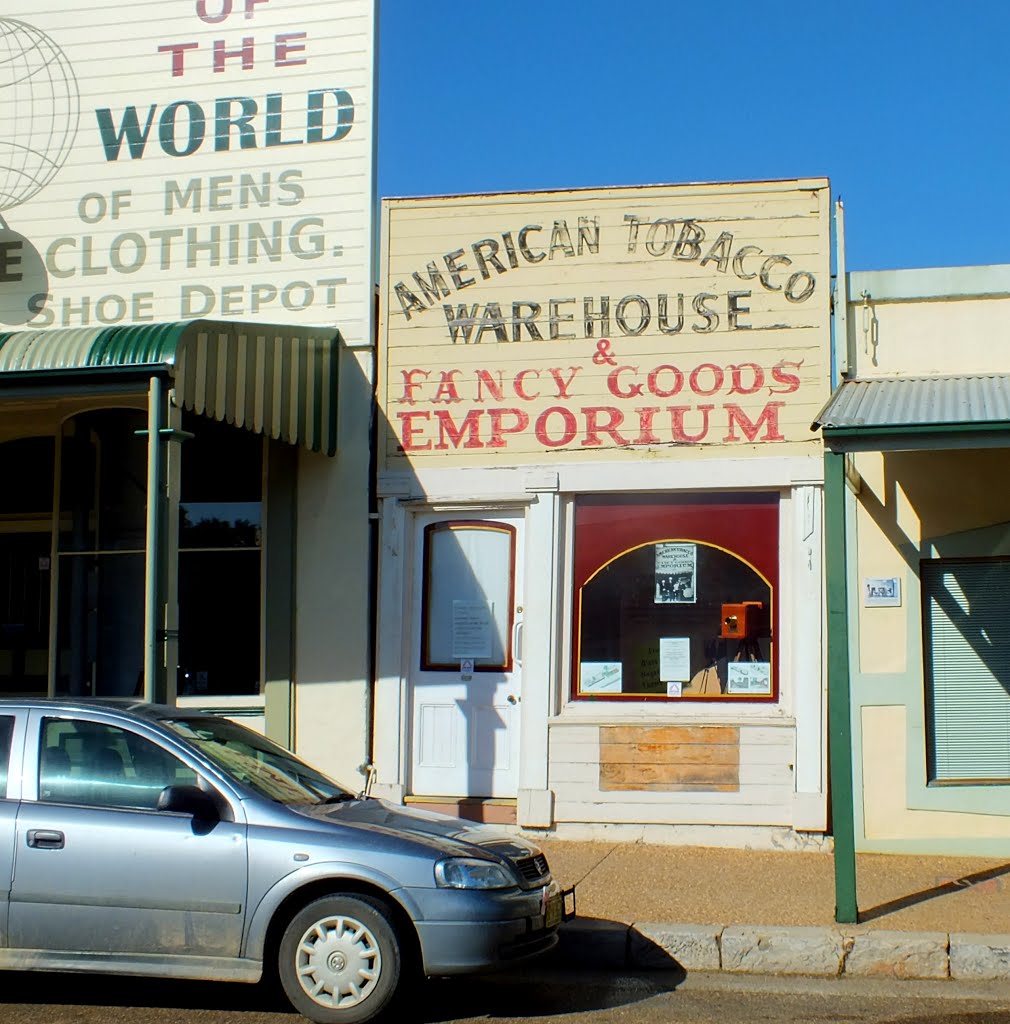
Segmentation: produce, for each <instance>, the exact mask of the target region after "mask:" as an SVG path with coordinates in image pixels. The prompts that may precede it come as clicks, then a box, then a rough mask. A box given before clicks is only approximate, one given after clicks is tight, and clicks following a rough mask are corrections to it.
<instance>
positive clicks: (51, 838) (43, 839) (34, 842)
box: [28, 828, 66, 850]
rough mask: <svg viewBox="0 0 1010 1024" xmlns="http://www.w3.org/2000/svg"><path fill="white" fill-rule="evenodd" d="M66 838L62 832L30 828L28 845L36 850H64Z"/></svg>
mask: <svg viewBox="0 0 1010 1024" xmlns="http://www.w3.org/2000/svg"><path fill="white" fill-rule="evenodd" d="M65 841H66V837H65V836H64V835H63V833H62V832H57V831H56V830H55V829H48V828H30V829H29V830H28V845H29V846H33V847H35V849H36V850H62V849H63V846H64V843H65Z"/></svg>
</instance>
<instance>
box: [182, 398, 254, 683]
mask: <svg viewBox="0 0 1010 1024" xmlns="http://www.w3.org/2000/svg"><path fill="white" fill-rule="evenodd" d="M184 425H185V427H186V429H187V430H189V431H191V432H192V433H193V435H194V436H193V437H192V439H190V440H188V441H186V443H185V444H184V445H183V449H182V490H181V495H180V500H179V676H178V690H179V693H180V694H183V695H187V694H211V695H218V696H221V695H240V694H245V695H248V694H256V693H259V692H260V679H261V671H260V665H261V655H262V652H261V636H262V629H261V619H262V610H261V602H262V586H261V581H262V561H263V518H264V517H263V484H264V477H263V454H264V451H263V449H264V441H263V438H262V437H260V436H259V435H258V434H253V433H250V432H249V431H246V430H237V429H236V428H235V427H232V426H229V425H227V424H225V423H218V422H216V421H214V420H209V419H206V418H204V417H196V416H193V417H187V418H186V420H185V423H184Z"/></svg>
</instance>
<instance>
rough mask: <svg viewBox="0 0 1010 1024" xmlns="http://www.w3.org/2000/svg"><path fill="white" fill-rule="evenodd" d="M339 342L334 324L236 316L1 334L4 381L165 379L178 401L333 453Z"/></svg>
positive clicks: (69, 384)
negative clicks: (143, 375) (129, 375)
mask: <svg viewBox="0 0 1010 1024" xmlns="http://www.w3.org/2000/svg"><path fill="white" fill-rule="evenodd" d="M338 345H339V339H338V334H337V332H336V330H335V329H333V328H321V327H293V326H289V325H285V326H282V325H278V324H258V323H247V322H242V321H231V320H185V321H178V322H174V323H162V324H144V325H140V326H131V327H97V328H64V329H59V330H38V331H32V330H23V331H13V332H7V333H0V383H4V384H17V383H26V384H27V383H29V382H34V383H38V382H39V381H40V380H43V381H49V382H55V381H59V382H60V383H61V384H64V385H65V386H66V388H67V390H68V391H70V390H76V389H77V388H78V387H79V386H80V385H82V384H85V383H87V384H93V383H95V382H96V381H97V380H100V379H101V378H102V377H103V375H104V376H109V377H111V376H114V375H115V374H116V373H121V372H122V371H124V370H128V369H131V368H132V369H133V370H135V371H137V372H140V371H147V372H150V373H159V372H161V373H165V374H166V375H167V376H168V377H169V378H170V379H171V381H172V387H173V388H174V390H175V402H176V404H177V405H179V406H181V407H182V408H184V409H188V410H190V411H192V412H195V413H199V414H200V415H202V416H209V417H211V418H212V419H215V420H221V421H223V422H225V423H232V424H234V425H235V426H238V427H244V428H246V429H247V430H255V431H256V432H258V433H261V434H266V435H267V436H268V437H273V438H277V439H279V440H282V441H287V442H288V443H289V444H300V445H304V446H305V447H306V448H309V449H311V450H312V451H320V452H325V453H326V454H327V455H333V454H335V453H336V450H337V379H338V365H339V349H338Z"/></svg>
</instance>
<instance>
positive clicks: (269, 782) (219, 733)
mask: <svg viewBox="0 0 1010 1024" xmlns="http://www.w3.org/2000/svg"><path fill="white" fill-rule="evenodd" d="M164 724H165V725H166V726H167V727H168V728H169V729H171V730H172V731H173V732H174V733H175V734H176V735H177V736H180V737H182V739H184V740H185V741H186V742H187V743H189V744H190V745H191V746H193V747H195V748H196V749H197V750H199V751H200V753H201V754H203V755H204V757H207V758H209V759H210V760H211V761H213V762H214V764H215V765H217V767H218V768H220V769H221V770H222V771H223V772H224V773H225V774H226V775H228V777H229V778H231V779H233V780H234V781H236V782H238V783H240V784H241V785H243V786H248V787H249V788H250V789H254V790H255V791H256V792H257V793H259V794H260V796H265V797H267V798H268V799H270V800H276V801H277V802H278V803H282V804H315V803H320V802H324V803H337V802H339V801H342V800H352V799H353V794H352V793H351V792H350V791H349V790H347V789H344V787H343V786H340V785H338V784H337V783H336V782H334V781H333V780H332V779H328V778H327V777H326V776H325V775H323V774H322V772H320V771H318V770H317V769H315V768H313V767H312V766H311V765H307V764H306V763H305V762H304V761H300V760H299V759H298V758H297V757H295V756H294V754H292V753H291V752H290V751H288V750H285V749H284V748H283V747H279V746H278V745H277V744H276V743H273V742H271V741H270V740H268V739H267V738H266V737H265V736H260V735H259V734H258V733H255V732H253V731H252V730H251V729H247V728H245V726H242V725H238V724H237V723H236V722H232V721H230V720H229V719H227V718H218V717H216V716H212V715H204V716H200V717H196V716H194V717H188V718H169V719H164Z"/></svg>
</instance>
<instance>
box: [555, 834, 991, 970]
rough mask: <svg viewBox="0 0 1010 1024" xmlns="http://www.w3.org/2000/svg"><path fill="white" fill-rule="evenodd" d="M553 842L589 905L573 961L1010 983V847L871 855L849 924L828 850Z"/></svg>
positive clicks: (569, 940)
mask: <svg viewBox="0 0 1010 1024" xmlns="http://www.w3.org/2000/svg"><path fill="white" fill-rule="evenodd" d="M540 845H541V847H542V848H543V850H544V852H545V853H546V854H547V856H548V858H549V860H550V863H551V869H552V871H553V872H554V876H555V878H557V879H558V880H559V882H560V883H561V884H562V886H563V887H565V888H568V887H570V886H575V894H576V907H577V913H578V916H577V917H576V918H575V920H572V921H568V922H566V923H565V924H564V925H563V926H562V936H561V944H560V949H559V951H558V957H559V959H560V960H562V961H566V962H575V963H578V964H579V965H581V966H584V967H594V968H598V969H600V970H614V971H620V970H625V969H634V970H640V969H657V968H671V969H675V970H676V969H681V970H684V971H691V970H706V971H712V970H724V971H741V972H753V973H761V974H805V975H819V976H826V977H837V976H841V975H847V976H849V975H852V976H855V975H859V976H864V977H866V976H876V977H893V978H950V979H954V980H966V981H983V980H1007V981H1010V849H1008V851H1007V858H1006V859H1005V860H998V859H980V858H970V857H926V856H914V857H910V856H895V855H883V854H860V855H859V856H858V857H857V863H856V894H857V902H858V906H859V923H858V924H853V925H839V924H836V923H835V921H834V909H835V908H834V903H835V895H834V864H833V859H832V855H831V853H830V852H828V851H825V850H818V851H816V852H770V851H765V850H728V849H722V848H718V849H717V848H707V847H696V846H692V847H686V846H657V845H648V844H643V843H603V842H573V841H568V840H560V839H552V840H549V841H541V842H540Z"/></svg>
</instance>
